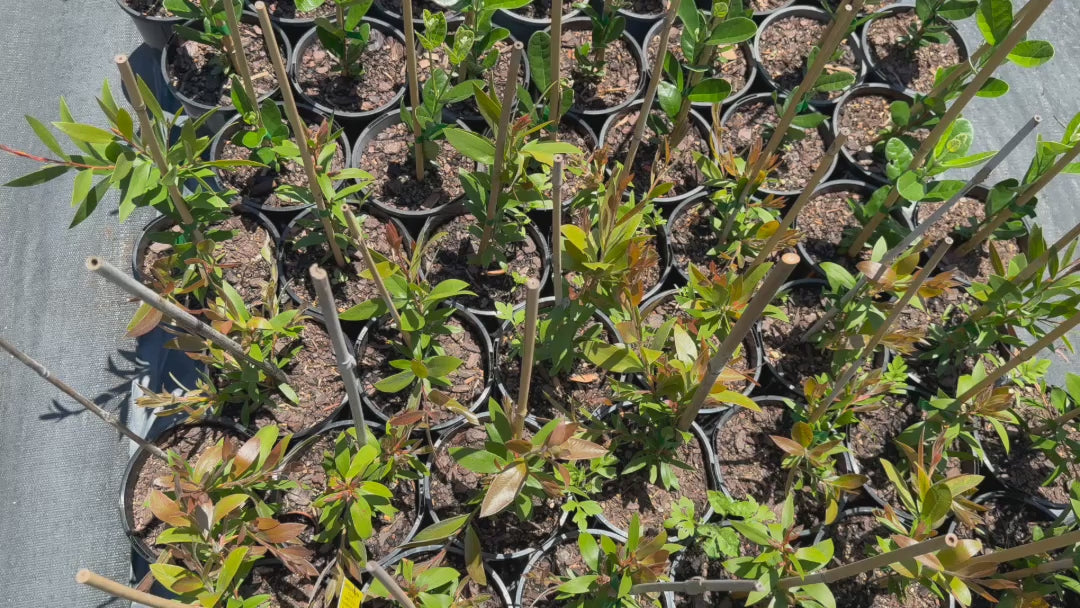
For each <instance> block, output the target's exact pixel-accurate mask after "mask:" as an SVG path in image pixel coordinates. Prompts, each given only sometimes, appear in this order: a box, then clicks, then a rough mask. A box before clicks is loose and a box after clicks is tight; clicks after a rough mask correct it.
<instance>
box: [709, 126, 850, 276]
mask: <svg viewBox="0 0 1080 608" xmlns="http://www.w3.org/2000/svg"><path fill="white" fill-rule="evenodd" d="M845 143H847V135H844V134H843V133H839V134H837V136H836V139H834V140H833V143H832V145H831V146H829V149H828V150H827V151H826V152H825V156H824V158H822V159H821V162H820V163H818V167H817V169H816V170H815V171H814V174H813V175H811V176H810V181H809V182H807V183H806V186H804V187H803V191H802V192H801V193H800V194H799V198H797V199H795V204H794V205H792V206H791V209H789V210H788V212H787V213H785V214H784V217H783V219H782V220H780V225H779V226H778V227H777V228H776V232H774V233H773V234H772V236H770V237H769V240H767V241H765V245H763V246H762V247H761V251H759V252H758V254H757V255H756V256H754V261H752V262H750V265H749V266H748V267H747V269H746V272H747V274H749V273H750V272H753V270H754V269H755V268H757V267H758V266H760V265H761V263H762V262H764V261H765V260H767V259H769V255H771V254H772V252H773V250H774V249H776V246H777V245H779V244H780V240H781V239H782V238H784V234H785V233H786V232H787V231H788V229H789V228H791V225H792V224H794V223H795V218H797V217H799V214H800V213H802V209H803V207H805V206H806V204H807V203H809V202H810V199H812V198H813V197H814V190H816V189H817V187H818V184H820V183H821V180H823V179H825V175H826V174H827V173H828V172H829V169H830V168H832V162H833V159H834V158H836V155H837V154H839V153H840V150H841V149H843V147H844V144H845ZM723 243H724V241H721V244H723Z"/></svg>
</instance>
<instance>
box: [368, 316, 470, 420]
mask: <svg viewBox="0 0 1080 608" xmlns="http://www.w3.org/2000/svg"><path fill="white" fill-rule="evenodd" d="M447 325H449V326H450V327H452V328H456V329H457V330H460V331H458V333H455V334H451V335H448V336H446V335H443V336H436V337H435V338H434V342H436V343H437V344H438V345H439V346H440V347H441V349H442V351H443V352H444V353H445V354H446V355H449V356H451V357H456V358H458V359H461V360H462V361H463V363H462V365H461V367H459V368H457V370H455V371H453V372H451V373H450V376H449V378H450V382H451V386H449V387H446V388H443V389H440V390H442V391H443V392H444V393H447V394H448V395H450V396H451V397H453V398H454V399H457V401H458V402H459V403H461V404H462V405H464V406H465V407H471V406H472V405H473V403H475V402H476V399H477V398H478V397H479V396H480V393H481V392H483V390H484V387H486V386H487V377H488V370H486V369H485V367H484V365H485V356H486V354H485V353H484V352H483V350H482V348H483V347H482V345H483V343H484V342H483V338H481V337H480V336H478V335H476V333H475V332H476V331H477V330H476V328H474V327H473V326H472V325H468V324H463V323H462V322H461V321H460V320H458V319H457V318H455V317H451V318H450V320H449V321H448V322H447ZM403 348H404V347H403V346H402V345H401V334H400V333H399V332H398V331H397V330H396V329H393V328H389V327H387V326H386V325H385V324H380V325H379V326H378V327H377V329H376V330H375V332H374V335H373V336H372V337H371V338H370V339H369V340H368V343H367V345H366V348H365V349H364V350H363V351H362V352H360V353H359V355H358V356H357V359H358V360H359V364H358V366H357V371H358V373H359V376H360V390H362V391H364V394H365V395H367V397H368V398H369V399H370V400H371V401H372V403H373V404H374V405H375V407H376V408H378V409H379V410H380V411H382V412H383V413H384V414H386V415H387V416H388V417H391V416H394V415H396V414H400V413H401V412H403V411H404V410H405V407H406V405H407V400H408V395H409V390H408V389H406V390H403V391H401V392H398V393H383V392H380V391H378V390H377V389H376V388H375V384H376V383H377V382H378V381H379V380H382V379H383V378H386V377H389V376H391V375H393V374H396V373H398V372H399V371H401V370H398V369H395V368H393V367H390V362H391V361H395V360H398V359H402V358H408V357H405V356H403V355H402V350H403ZM420 408H421V409H425V410H428V411H430V416H429V419H430V422H431V423H432V424H433V425H434V424H440V423H443V422H447V421H449V420H451V419H453V418H454V417H456V414H454V413H452V412H449V411H447V410H445V409H443V408H440V407H438V406H435V405H434V404H432V403H431V402H430V401H428V400H427V399H421V402H420Z"/></svg>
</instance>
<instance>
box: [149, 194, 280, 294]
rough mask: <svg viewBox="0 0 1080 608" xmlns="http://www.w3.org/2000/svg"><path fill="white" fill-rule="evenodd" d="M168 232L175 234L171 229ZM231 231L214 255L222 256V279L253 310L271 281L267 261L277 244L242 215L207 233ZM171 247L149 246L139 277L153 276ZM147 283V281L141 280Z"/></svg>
mask: <svg viewBox="0 0 1080 608" xmlns="http://www.w3.org/2000/svg"><path fill="white" fill-rule="evenodd" d="M170 231H172V232H179V231H180V227H179V226H174V227H173V228H171V229H170ZM216 231H230V232H233V231H235V236H233V237H232V238H230V239H228V240H225V241H221V242H220V243H219V244H218V247H217V250H216V251H215V255H219V256H222V257H221V261H220V266H221V272H222V278H224V279H225V281H226V282H228V283H229V285H232V286H233V288H235V289H236V291H237V293H239V294H240V297H241V298H242V299H243V300H244V303H245V304H247V305H248V306H249V307H253V308H257V307H258V305H259V304H260V303H261V302H263V296H264V295H265V294H266V286H267V285H268V284H269V283H270V281H271V279H272V272H273V269H272V264H273V262H272V261H271V260H273V259H274V257H275V255H276V249H277V243H275V242H274V240H273V239H272V238H270V233H269V232H268V231H267V230H266V228H264V227H263V226H262V224H260V223H259V222H258V220H256V219H254V218H252V217H250V216H246V215H234V216H232V217H230V218H228V219H227V220H225V221H223V222H219V223H217V224H214V225H213V226H211V227H210V229H209V230H207V232H216ZM263 248H266V249H267V250H268V254H269V260H268V259H267V258H265V257H263V254H262V251H263ZM172 253H173V250H172V247H171V246H169V245H166V244H164V243H151V244H150V246H149V248H147V251H146V254H145V255H144V256H143V260H142V267H141V268H140V271H141V272H142V275H143V277H151V276H154V272H153V267H154V264H155V263H157V262H158V261H159V260H162V259H164V258H167V257H169V256H170V255H172ZM144 282H146V283H147V284H151V283H152V282H151V281H144Z"/></svg>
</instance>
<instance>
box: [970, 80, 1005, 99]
mask: <svg viewBox="0 0 1080 608" xmlns="http://www.w3.org/2000/svg"><path fill="white" fill-rule="evenodd" d="M1008 92H1009V83H1007V82H1005V81H1004V80H1002V79H1000V78H993V77H991V78H989V79H988V80H987V81H986V83H985V84H983V86H982V88H981V89H979V92H978V93H977V95H978V96H979V97H985V98H987V99H992V98H994V97H1001V96H1002V95H1004V94H1006V93H1008Z"/></svg>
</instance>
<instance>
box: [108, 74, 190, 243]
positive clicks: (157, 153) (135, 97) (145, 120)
mask: <svg viewBox="0 0 1080 608" xmlns="http://www.w3.org/2000/svg"><path fill="white" fill-rule="evenodd" d="M114 61H115V62H116V67H118V68H120V78H121V79H122V80H123V81H124V88H126V89H127V91H128V96H129V97H130V98H131V106H132V108H134V109H135V114H136V115H137V116H138V117H139V132H140V133H141V134H142V139H143V142H144V143H145V145H146V147H147V148H149V149H150V155H151V156H152V157H153V158H154V164H155V165H157V168H158V171H160V172H161V174H162V175H166V174H167V173H168V172H169V162H168V160H166V157H165V154H164V153H163V152H162V149H161V142H160V141H158V132H157V130H156V129H155V128H154V124H153V123H152V122H150V113H149V112H148V111H147V109H146V102H145V101H144V100H143V96H142V91H141V90H140V89H139V82H138V80H136V78H135V72H134V71H133V70H132V69H131V63H129V62H128V58H127V56H126V55H117V56H116V58H115V59H114ZM168 190H169V198H170V199H171V200H172V203H173V206H174V207H176V212H177V213H179V214H180V220H181V221H182V222H184V225H185V226H187V227H188V228H191V231H192V234H193V235H194V236H195V238H196V239H198V240H200V241H201V240H202V239H203V235H202V232H201V231H200V230H199V228H198V227H197V226H196V225H195V218H194V217H192V216H191V210H190V209H188V206H187V202H186V201H185V200H184V196H183V195H182V194H180V189H179V188H178V187H176V186H175V185H171V186H169V187H168Z"/></svg>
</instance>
